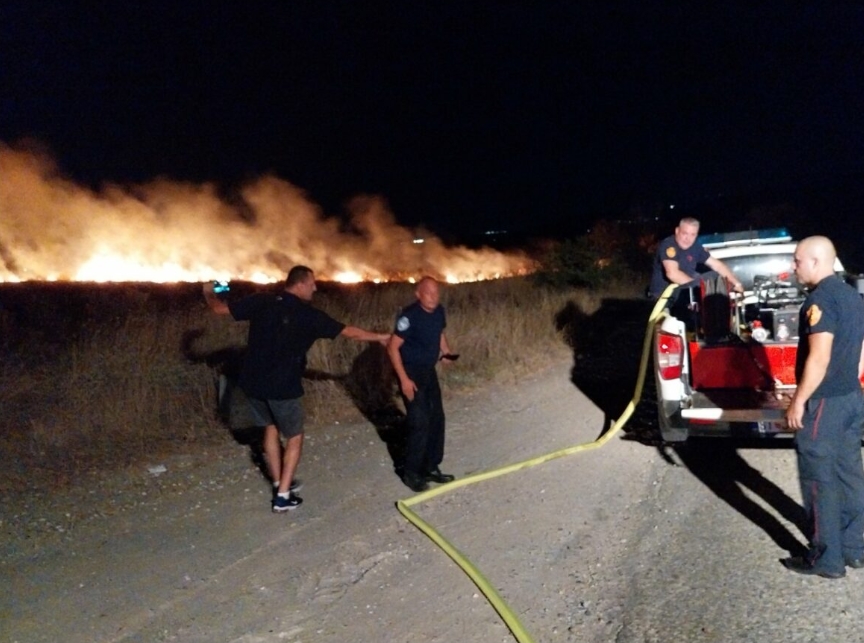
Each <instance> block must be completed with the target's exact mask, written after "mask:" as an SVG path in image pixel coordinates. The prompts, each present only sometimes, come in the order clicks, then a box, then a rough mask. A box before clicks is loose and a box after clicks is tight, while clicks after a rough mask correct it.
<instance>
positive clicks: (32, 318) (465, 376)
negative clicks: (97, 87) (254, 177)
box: [0, 278, 637, 490]
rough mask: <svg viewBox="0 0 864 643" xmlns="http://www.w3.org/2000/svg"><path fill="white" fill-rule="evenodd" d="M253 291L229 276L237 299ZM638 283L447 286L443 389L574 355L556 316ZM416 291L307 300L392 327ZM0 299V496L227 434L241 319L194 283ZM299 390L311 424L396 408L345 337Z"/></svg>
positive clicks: (375, 359) (40, 291)
mask: <svg viewBox="0 0 864 643" xmlns="http://www.w3.org/2000/svg"><path fill="white" fill-rule="evenodd" d="M279 287H280V286H278V285H277V286H273V287H271V288H276V289H278V288H279ZM252 290H253V287H252V286H250V285H244V284H237V285H235V286H234V287H233V292H232V296H241V295H242V294H244V293H246V292H251V291H252ZM636 290H637V288H636V287H635V286H634V285H633V284H626V283H624V284H621V285H619V286H617V287H615V288H612V289H611V290H607V291H605V292H604V293H602V294H601V293H597V292H592V291H588V290H577V289H568V290H560V289H549V288H544V287H539V286H537V285H535V284H534V283H532V282H531V281H530V280H529V279H524V278H519V279H506V280H499V281H491V282H480V283H470V284H460V285H452V286H446V287H445V288H443V292H442V302H443V303H444V305H445V306H446V307H447V311H448V328H447V333H448V337H449V338H450V339H451V344H452V345H453V347H454V349H455V350H457V351H458V352H460V353H461V355H462V357H461V358H460V360H459V362H458V363H457V364H454V365H452V366H450V367H448V368H446V369H442V384H443V387H444V390H445V395H446V393H447V392H448V391H453V390H458V389H464V388H466V387H473V386H478V385H480V384H482V383H484V382H488V381H492V380H496V379H498V378H504V379H509V380H513V379H516V378H519V377H520V376H522V375H524V374H526V373H529V372H532V371H534V370H536V369H537V368H539V367H541V366H543V365H545V364H547V363H549V361H550V360H551V359H552V358H554V357H556V356H560V355H561V354H562V352H565V353H566V352H567V351H568V350H569V348H568V346H567V341H566V340H565V337H567V333H565V332H564V331H565V330H566V329H565V328H563V326H564V325H565V324H566V319H565V317H566V315H565V312H566V311H568V310H570V311H572V310H574V309H575V310H579V311H583V312H585V313H590V312H592V311H593V310H594V309H596V307H597V306H598V305H599V302H600V301H601V298H602V297H606V296H636V295H637V293H636ZM412 300H413V286H412V285H410V284H404V283H403V284H381V285H375V284H358V285H353V286H345V285H335V284H322V285H321V286H320V289H319V292H318V293H317V294H316V298H315V305H316V306H318V307H319V308H321V309H323V310H325V311H327V312H328V313H329V314H331V315H332V316H333V317H335V318H336V319H339V320H341V321H344V322H346V323H349V324H352V325H355V326H361V327H364V328H369V329H374V330H380V331H389V330H390V329H391V328H392V325H393V322H394V320H395V316H396V313H397V312H398V310H399V309H400V308H401V307H402V306H404V305H406V304H407V303H410V302H411V301H412ZM0 304H2V309H0V409H2V412H0V432H2V436H3V449H2V457H0V460H2V461H0V490H3V489H20V488H23V487H27V486H32V485H34V484H39V483H44V484H50V485H54V486H56V485H63V484H65V483H67V482H69V481H71V480H74V478H75V477H76V476H78V475H80V474H81V473H83V472H85V471H87V470H91V469H93V468H106V467H118V468H122V467H124V466H128V465H130V464H133V463H136V462H141V461H142V460H143V459H145V458H151V457H153V456H156V455H158V454H161V453H169V452H177V451H182V450H184V449H194V448H200V447H205V446H208V445H215V444H218V443H220V442H225V441H227V440H231V439H232V433H231V431H229V430H227V428H226V418H225V417H223V414H220V412H219V405H218V403H217V388H218V384H217V383H218V379H219V376H220V375H222V374H225V375H228V376H230V375H231V374H232V373H234V372H236V369H237V368H238V366H239V363H240V360H241V359H242V353H243V347H244V344H245V337H246V325H245V324H243V323H237V322H234V321H233V320H231V319H230V318H228V317H218V316H216V315H213V314H211V313H210V312H209V310H208V309H207V308H206V306H205V305H204V303H203V299H202V298H201V296H200V287H199V286H198V285H196V284H183V285H170V286H167V285H154V284H124V285H107V286H106V285H94V284H68V283H67V284H45V283H39V284H33V283H29V284H28V283H23V284H4V285H2V286H0ZM304 386H305V388H306V397H305V408H306V412H307V422H309V423H311V424H315V423H323V422H332V421H336V420H338V419H340V418H343V419H348V418H356V417H358V416H359V414H364V415H366V416H367V417H368V416H370V415H371V414H374V413H375V412H376V410H381V409H386V408H392V407H394V406H395V405H396V404H397V403H396V399H397V396H396V386H395V381H394V379H393V376H392V373H391V371H390V368H389V363H388V362H387V358H386V355H385V353H384V351H383V348H382V347H379V346H377V345H368V344H361V343H357V342H351V341H349V340H345V339H341V338H340V339H336V340H334V341H319V342H317V343H316V344H315V345H314V347H313V349H312V350H311V351H310V354H309V370H308V372H307V378H306V380H305V382H304ZM235 428H236V427H235Z"/></svg>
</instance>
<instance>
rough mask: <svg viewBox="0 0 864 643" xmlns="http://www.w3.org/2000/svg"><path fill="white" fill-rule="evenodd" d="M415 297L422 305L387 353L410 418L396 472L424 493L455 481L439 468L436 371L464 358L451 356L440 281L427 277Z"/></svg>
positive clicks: (401, 325)
mask: <svg viewBox="0 0 864 643" xmlns="http://www.w3.org/2000/svg"><path fill="white" fill-rule="evenodd" d="M414 294H415V296H416V297H417V301H415V302H414V303H413V304H411V305H410V306H407V307H406V308H404V309H403V310H402V312H400V313H399V316H398V318H397V320H396V329H395V330H394V331H393V335H392V336H391V338H390V341H389V343H388V344H387V354H388V355H389V356H390V361H391V362H392V364H393V369H394V370H395V371H396V375H397V376H398V377H399V389H400V391H401V393H402V400H403V401H404V403H405V411H406V413H407V416H408V417H407V422H408V435H407V440H406V449H405V459H404V462H401V463H397V465H396V468H397V472H398V473H399V475H400V476H401V478H402V482H404V483H405V485H406V486H407V487H408V488H409V489H411V490H412V491H418V492H419V491H425V490H426V489H428V488H429V483H430V482H438V483H445V482H451V481H452V480H454V476H452V475H450V474H446V473H442V472H441V469H440V468H439V465H440V464H441V461H442V460H443V459H444V406H443V404H442V402H441V387H440V386H439V384H438V373H437V372H436V371H435V366H436V365H437V363H438V362H439V361H442V362H445V363H446V362H453V361H455V360H456V359H457V358H458V357H459V356H458V355H454V354H453V353H451V351H450V345H449V344H448V343H447V337H446V336H445V335H444V328H445V327H446V326H447V320H446V316H445V313H444V307H443V306H442V305H441V302H440V300H441V296H440V289H439V287H438V282H437V281H436V280H435V279H433V278H432V277H423V278H422V279H421V280H420V281H419V282H418V283H417V288H416V290H415V291H414Z"/></svg>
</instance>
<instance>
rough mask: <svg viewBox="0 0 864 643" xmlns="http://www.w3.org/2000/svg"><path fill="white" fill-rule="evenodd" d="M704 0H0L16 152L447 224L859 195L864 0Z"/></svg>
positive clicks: (1, 135)
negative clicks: (272, 181) (255, 185)
mask: <svg viewBox="0 0 864 643" xmlns="http://www.w3.org/2000/svg"><path fill="white" fill-rule="evenodd" d="M710 4H711V5H712V7H713V8H706V7H704V6H701V5H702V3H691V2H675V3H671V2H653V1H652V2H604V3H599V2H598V3H587V2H570V3H565V2H538V1H536V0H535V1H532V2H506V1H505V2H469V1H462V2H449V1H436V2H414V1H411V2H408V1H402V2H369V1H364V0H353V1H345V2H329V1H321V0H319V1H316V2H299V1H289V0H278V1H272V2H254V1H246V2H220V1H212V2H194V1H191V2H190V1H183V2H179V1H173V2H164V1H161V0H153V1H148V2H106V3H93V2H69V1H62V2H61V1H58V2H44V1H41V0H27V1H24V0H4V1H3V2H2V3H0V141H2V142H3V143H6V144H7V145H9V144H15V143H17V142H18V141H20V140H22V139H27V140H28V141H29V142H28V143H27V144H29V145H32V144H34V143H33V142H34V141H35V142H36V144H37V145H38V146H40V147H42V148H44V149H47V150H50V152H51V153H52V154H53V155H54V157H55V158H56V160H57V163H58V164H59V166H60V168H61V169H62V170H63V172H65V173H66V174H67V175H69V176H70V177H72V178H73V179H74V180H76V181H80V182H82V183H86V184H89V185H99V184H100V183H102V182H105V181H111V182H142V181H147V180H149V179H152V178H155V177H157V176H166V177H169V178H172V179H176V180H183V181H192V182H201V181H216V182H218V183H220V184H222V185H225V186H231V185H232V184H236V183H239V182H242V181H244V180H246V179H249V178H253V177H256V176H260V175H262V174H264V173H268V172H269V173H274V174H276V175H277V176H279V177H281V178H283V179H285V180H287V181H290V182H291V183H293V184H295V185H297V186H299V187H300V188H302V189H304V190H306V191H307V192H308V195H309V197H310V198H311V199H312V200H314V201H316V202H318V203H320V204H321V205H322V207H323V208H324V209H325V212H326V213H327V214H330V215H335V214H338V213H339V212H340V210H341V208H342V206H343V204H344V202H345V201H346V200H347V199H348V198H349V197H351V196H353V195H356V194H358V193H368V194H378V195H382V196H383V197H384V198H386V199H387V200H388V202H389V203H390V207H391V209H392V210H393V212H394V213H395V216H396V219H397V221H398V222H399V223H401V224H403V225H409V226H414V225H420V224H424V225H426V226H428V227H429V228H431V229H432V230H433V231H436V232H438V233H439V234H445V235H446V234H454V235H459V234H462V235H465V234H475V233H477V232H479V231H482V230H486V229H511V230H518V231H523V232H530V233H534V232H554V231H556V230H567V231H572V230H576V229H580V228H581V227H582V226H587V225H590V223H591V222H593V221H594V220H596V219H597V218H599V217H625V216H627V213H628V212H632V211H633V210H634V208H638V207H641V206H646V205H650V206H651V207H655V206H657V205H658V204H673V203H674V204H676V205H678V206H679V209H678V212H682V211H685V210H686V208H687V207H689V206H695V205H696V204H699V203H706V202H709V203H710V202H712V201H716V200H717V199H723V198H729V197H730V195H731V196H734V195H746V194H757V193H758V194H765V193H770V194H772V195H774V197H772V198H777V199H781V200H782V199H784V198H792V196H791V195H793V194H798V193H799V192H800V190H801V189H802V188H808V189H811V190H814V191H819V190H822V189H827V190H830V191H833V192H834V193H837V192H839V191H842V190H845V189H846V188H847V187H848V186H850V185H852V186H854V185H860V184H861V181H860V179H861V178H864V161H862V158H864V157H862V153H864V4H862V3H857V2H856V3H846V2H812V3H802V2H787V1H783V2H769V3H749V2H748V3H728V2H724V3H710ZM750 5H753V7H751V6H750ZM754 7H755V8H754ZM0 180H2V177H0ZM826 186H827V187H826ZM837 186H841V187H837ZM721 195H722V196H721ZM835 196H837V194H835ZM848 198H851V197H849V196H848V195H847V200H848ZM813 207H815V208H817V209H818V208H819V207H822V208H825V209H826V210H831V209H832V208H833V206H832V205H830V203H826V202H823V203H822V205H821V206H818V205H817V206H813ZM841 211H842V212H847V213H848V210H842V208H841V209H837V210H836V211H834V210H832V212H841ZM815 214H816V215H818V216H830V214H829V213H828V212H815ZM834 216H841V215H840V214H835V215H834ZM842 216H848V214H844V215H842Z"/></svg>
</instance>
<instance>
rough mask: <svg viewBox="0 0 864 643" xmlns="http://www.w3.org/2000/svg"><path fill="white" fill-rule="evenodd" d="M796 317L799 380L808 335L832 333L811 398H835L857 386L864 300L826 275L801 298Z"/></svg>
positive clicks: (863, 327)
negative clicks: (828, 355)
mask: <svg viewBox="0 0 864 643" xmlns="http://www.w3.org/2000/svg"><path fill="white" fill-rule="evenodd" d="M798 319H799V321H798V327H799V328H798V335H799V340H798V353H797V355H796V361H795V377H796V379H797V380H799V381H800V379H801V375H802V374H803V372H804V363H805V362H806V361H807V355H808V354H809V352H810V344H809V341H808V340H809V337H810V335H812V334H814V333H831V334H833V335H834V340H833V341H832V342H831V361H830V362H829V363H828V371H827V372H826V373H825V377H824V378H823V380H822V382H821V383H820V384H819V386H818V387H817V388H816V390H815V391H814V392H813V395H812V397H813V398H817V399H818V398H823V397H836V396H839V395H846V394H848V393H852V392H854V391H855V390H856V389H858V388H860V386H861V384H860V383H859V381H858V360H859V357H860V355H861V342H862V341H864V301H862V299H861V296H860V295H859V294H858V292H857V291H856V290H855V289H854V288H852V286H850V285H849V284H847V283H845V282H844V281H843V280H841V279H840V278H839V277H837V276H834V275H832V276H831V277H826V278H825V279H823V280H822V281H820V282H819V283H818V284H817V285H816V287H815V288H814V289H813V290H812V291H811V292H810V294H809V295H808V296H807V299H805V300H804V304H803V305H802V306H801V312H800V314H799V316H798Z"/></svg>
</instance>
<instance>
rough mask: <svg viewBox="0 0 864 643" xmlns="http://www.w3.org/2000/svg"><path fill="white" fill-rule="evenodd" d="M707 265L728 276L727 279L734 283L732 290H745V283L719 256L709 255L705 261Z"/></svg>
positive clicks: (725, 276)
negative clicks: (739, 279)
mask: <svg viewBox="0 0 864 643" xmlns="http://www.w3.org/2000/svg"><path fill="white" fill-rule="evenodd" d="M705 265H706V266H708V267H709V268H711V270H713V271H714V272H717V273H719V274H720V275H722V276H723V277H724V278H726V280H727V281H728V282H729V283H730V284H732V290H734V291H735V292H744V285H743V284H742V283H741V282H740V281H738V277H736V276H735V273H734V272H732V271H731V270H730V269H729V266H727V265H726V264H725V263H723V262H722V261H720V260H719V259H718V258H717V257H708V261H706V262H705Z"/></svg>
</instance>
